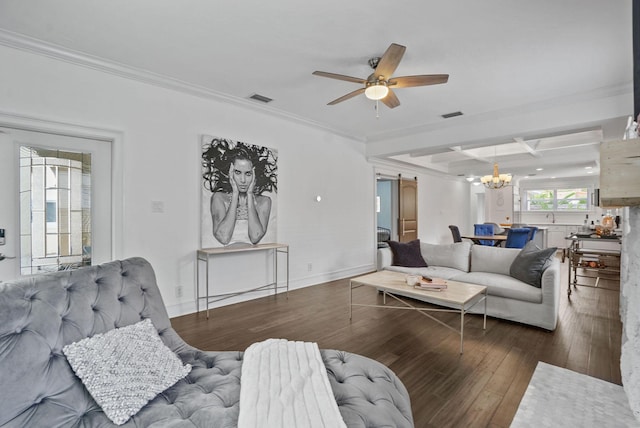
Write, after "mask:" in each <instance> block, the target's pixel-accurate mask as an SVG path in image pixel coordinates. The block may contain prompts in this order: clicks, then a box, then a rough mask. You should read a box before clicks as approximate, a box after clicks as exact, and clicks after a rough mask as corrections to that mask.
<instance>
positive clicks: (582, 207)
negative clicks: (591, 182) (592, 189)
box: [523, 187, 589, 212]
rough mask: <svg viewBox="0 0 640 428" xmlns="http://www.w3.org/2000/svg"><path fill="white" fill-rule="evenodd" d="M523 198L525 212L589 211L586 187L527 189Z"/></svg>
mask: <svg viewBox="0 0 640 428" xmlns="http://www.w3.org/2000/svg"><path fill="white" fill-rule="evenodd" d="M523 196H524V204H523V208H524V210H525V211H541V212H544V211H566V212H571V211H578V212H581V211H588V210H589V189H588V188H586V187H581V188H545V189H529V190H526V191H525V192H524V195H523Z"/></svg>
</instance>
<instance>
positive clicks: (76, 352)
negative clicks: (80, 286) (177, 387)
mask: <svg viewBox="0 0 640 428" xmlns="http://www.w3.org/2000/svg"><path fill="white" fill-rule="evenodd" d="M62 351H63V352H64V355H65V356H66V357H67V360H68V361H69V364H70V365H71V368H73V371H74V372H75V373H76V376H78V377H79V378H80V380H82V383H83V384H84V386H85V387H86V388H87V390H88V391H89V393H91V396H92V397H93V399H94V400H96V403H98V405H99V406H100V407H101V408H102V410H103V411H104V413H105V414H106V415H107V417H108V418H109V419H111V420H112V421H113V422H114V423H115V424H116V425H122V424H123V423H125V422H126V421H127V420H129V418H130V417H131V416H133V415H135V414H136V413H138V411H140V409H142V408H143V407H144V406H145V405H146V404H147V403H148V402H149V401H150V400H152V399H153V398H154V397H155V396H156V395H158V394H159V393H160V392H162V391H164V390H165V389H167V388H169V387H170V386H172V385H173V384H175V383H176V382H177V381H179V380H180V379H182V378H183V377H185V376H186V375H187V374H189V372H190V371H191V366H190V365H189V364H187V365H183V364H182V361H180V359H179V358H178V357H177V355H176V354H174V353H173V352H172V351H171V349H169V348H168V347H167V346H166V345H165V344H164V343H163V342H162V339H160V336H158V331H157V330H156V328H155V327H154V326H153V323H152V322H151V320H150V319H148V318H147V319H145V320H142V321H140V322H138V323H136V324H132V325H129V326H126V327H122V328H117V329H114V330H109V331H108V332H106V333H102V334H96V335H95V336H93V337H90V338H87V339H83V340H80V341H78V342H75V343H72V344H70V345H67V346H65V347H64V348H63V349H62Z"/></svg>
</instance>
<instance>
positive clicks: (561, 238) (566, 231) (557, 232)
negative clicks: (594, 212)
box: [535, 224, 581, 249]
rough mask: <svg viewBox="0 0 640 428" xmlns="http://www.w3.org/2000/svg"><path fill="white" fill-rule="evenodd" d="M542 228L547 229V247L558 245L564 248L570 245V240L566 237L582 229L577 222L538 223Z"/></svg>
mask: <svg viewBox="0 0 640 428" xmlns="http://www.w3.org/2000/svg"><path fill="white" fill-rule="evenodd" d="M535 226H538V227H540V228H545V229H546V237H545V240H544V241H546V242H545V248H549V247H557V248H558V249H563V248H567V247H569V241H567V240H566V239H565V238H566V237H567V236H569V235H570V234H572V233H575V232H576V231H578V230H580V227H581V226H580V225H576V224H537V225H535Z"/></svg>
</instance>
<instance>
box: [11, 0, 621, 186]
mask: <svg viewBox="0 0 640 428" xmlns="http://www.w3.org/2000/svg"><path fill="white" fill-rule="evenodd" d="M392 42H394V43H398V44H402V45H405V46H407V51H406V54H405V55H404V58H403V60H402V62H401V63H400V66H399V67H398V69H397V70H396V72H395V74H394V75H395V76H404V75H414V74H440V73H447V74H449V75H450V77H449V82H448V83H446V84H443V85H436V86H427V87H415V88H404V89H398V90H397V91H396V94H397V95H398V98H399V99H400V102H401V105H400V106H399V107H397V108H395V109H393V110H391V109H388V108H386V107H385V106H383V105H381V106H380V111H379V116H380V117H379V118H376V111H375V109H374V106H375V102H373V101H370V100H368V99H366V98H365V97H364V96H362V95H361V96H358V97H356V98H353V99H350V100H348V101H345V102H343V103H340V104H337V105H335V106H327V105H326V104H327V102H329V101H331V100H333V99H335V98H337V97H339V96H341V95H344V94H346V93H348V92H351V91H352V90H355V89H357V88H358V86H357V84H355V83H349V82H343V81H338V80H332V79H327V78H322V77H317V76H313V75H312V74H311V73H312V72H313V71H314V70H322V71H328V72H333V73H339V74H345V75H349V76H355V77H363V78H366V76H368V75H369V74H370V72H371V69H370V67H369V65H368V64H367V60H368V59H369V58H370V57H374V56H380V55H381V54H382V53H383V52H384V51H385V49H386V48H387V47H388V46H389V44H390V43H392ZM0 44H5V45H9V46H13V47H18V48H20V49H27V50H31V51H35V52H39V53H44V54H47V55H50V56H54V57H58V58H62V59H64V60H66V61H73V62H77V63H80V64H83V65H87V66H91V67H94V68H99V69H102V70H108V71H112V72H117V73H119V74H122V75H126V76H130V77H133V78H139V79H142V80H145V81H148V82H153V83H157V84H163V85H168V86H170V87H173V88H177V89H180V90H186V91H189V92H192V93H198V94H200V95H204V96H209V97H213V98H217V99H222V100H224V101H227V102H233V103H240V104H244V105H248V106H250V107H252V108H257V109H262V110H265V111H268V112H270V113H272V114H275V115H279V116H282V117H286V118H288V119H291V120H295V121H300V122H302V123H305V124H310V125H312V126H315V127H320V128H323V129H326V130H328V131H331V132H334V133H338V134H340V135H346V136H349V137H353V138H356V139H358V140H361V141H363V142H365V144H367V153H368V155H369V156H370V157H371V158H378V159H386V160H388V161H394V162H403V163H405V164H409V165H413V166H419V167H424V168H429V169H433V170H436V171H440V172H444V173H447V174H452V175H467V176H468V175H475V176H478V175H484V174H488V173H490V172H491V166H492V163H493V161H494V160H497V161H498V162H499V164H500V169H501V171H504V172H511V173H513V174H516V175H519V176H525V175H528V174H538V175H537V176H538V177H552V176H575V175H584V174H585V173H586V172H585V171H586V170H585V167H586V166H592V167H595V168H596V169H595V171H596V172H597V167H598V164H597V159H598V151H599V150H598V144H599V142H601V141H603V140H607V139H612V138H619V137H620V136H621V135H622V132H623V130H624V126H625V124H626V119H625V117H626V115H628V114H632V112H633V111H632V110H633V108H632V105H631V104H632V92H633V86H632V78H633V77H632V71H633V58H632V36H631V0H616V1H609V0H563V1H557V0H538V1H518V0H483V1H463V0H447V1H442V0H441V1H435V0H411V1H403V2H395V3H392V2H383V1H379V0H367V1H363V0H351V1H345V0H325V1H322V2H304V3H301V2H299V1H295V0H273V1H270V2H265V1H255V0H250V1H210V0H209V1H206V0H185V1H176V0H109V1H97V0H57V1H50V0H29V1H24V0H0ZM3 66H7V65H6V64H4V65H3ZM254 93H258V94H261V95H264V96H267V97H269V98H272V99H273V101H272V102H271V103H269V104H266V105H263V104H260V103H258V102H256V101H253V100H249V99H248V97H249V96H250V95H252V94H254ZM620 96H622V97H623V99H625V102H623V103H622V104H624V105H620V104H621V103H620V102H617V103H615V102H612V100H616V99H619V97H620ZM616 97H618V98H616ZM610 104H615V105H610ZM594 106H595V107H594ZM587 108H588V109H587ZM581 109H584V111H585V112H588V114H586V113H583V111H582V110H581ZM455 111H461V112H463V113H464V115H463V116H459V117H455V118H452V119H443V118H442V117H441V115H442V114H445V113H450V112H455ZM510 118H513V120H512V121H511V122H510ZM569 134H571V135H569ZM549 137H551V138H549ZM507 143H510V144H507ZM494 144H499V145H500V146H499V147H497V148H493V147H487V146H491V145H494ZM482 147H485V148H484V149H482ZM538 167H542V168H544V169H543V170H542V171H536V168H538Z"/></svg>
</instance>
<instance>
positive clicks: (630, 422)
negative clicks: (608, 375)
mask: <svg viewBox="0 0 640 428" xmlns="http://www.w3.org/2000/svg"><path fill="white" fill-rule="evenodd" d="M639 426H640V422H639V421H637V420H636V419H635V418H634V416H633V413H632V412H631V409H630V408H629V403H628V401H627V396H626V395H625V393H624V389H623V388H622V386H620V385H616V384H613V383H610V382H606V381H604V380H601V379H597V378H594V377H591V376H587V375H584V374H581V373H576V372H574V371H571V370H567V369H563V368H560V367H556V366H552V365H550V364H546V363H543V362H541V361H540V362H538V365H537V366H536V370H535V371H534V372H533V377H532V378H531V381H530V382H529V386H528V387H527V390H526V391H525V394H524V397H522V401H521V402H520V406H519V407H518V411H517V412H516V415H515V417H514V418H513V422H512V423H511V428H525V427H526V428H530V427H536V428H551V427H563V428H565V427H580V428H584V427H594V428H595V427H597V428H603V427H611V428H613V427H615V428H621V427H639Z"/></svg>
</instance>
